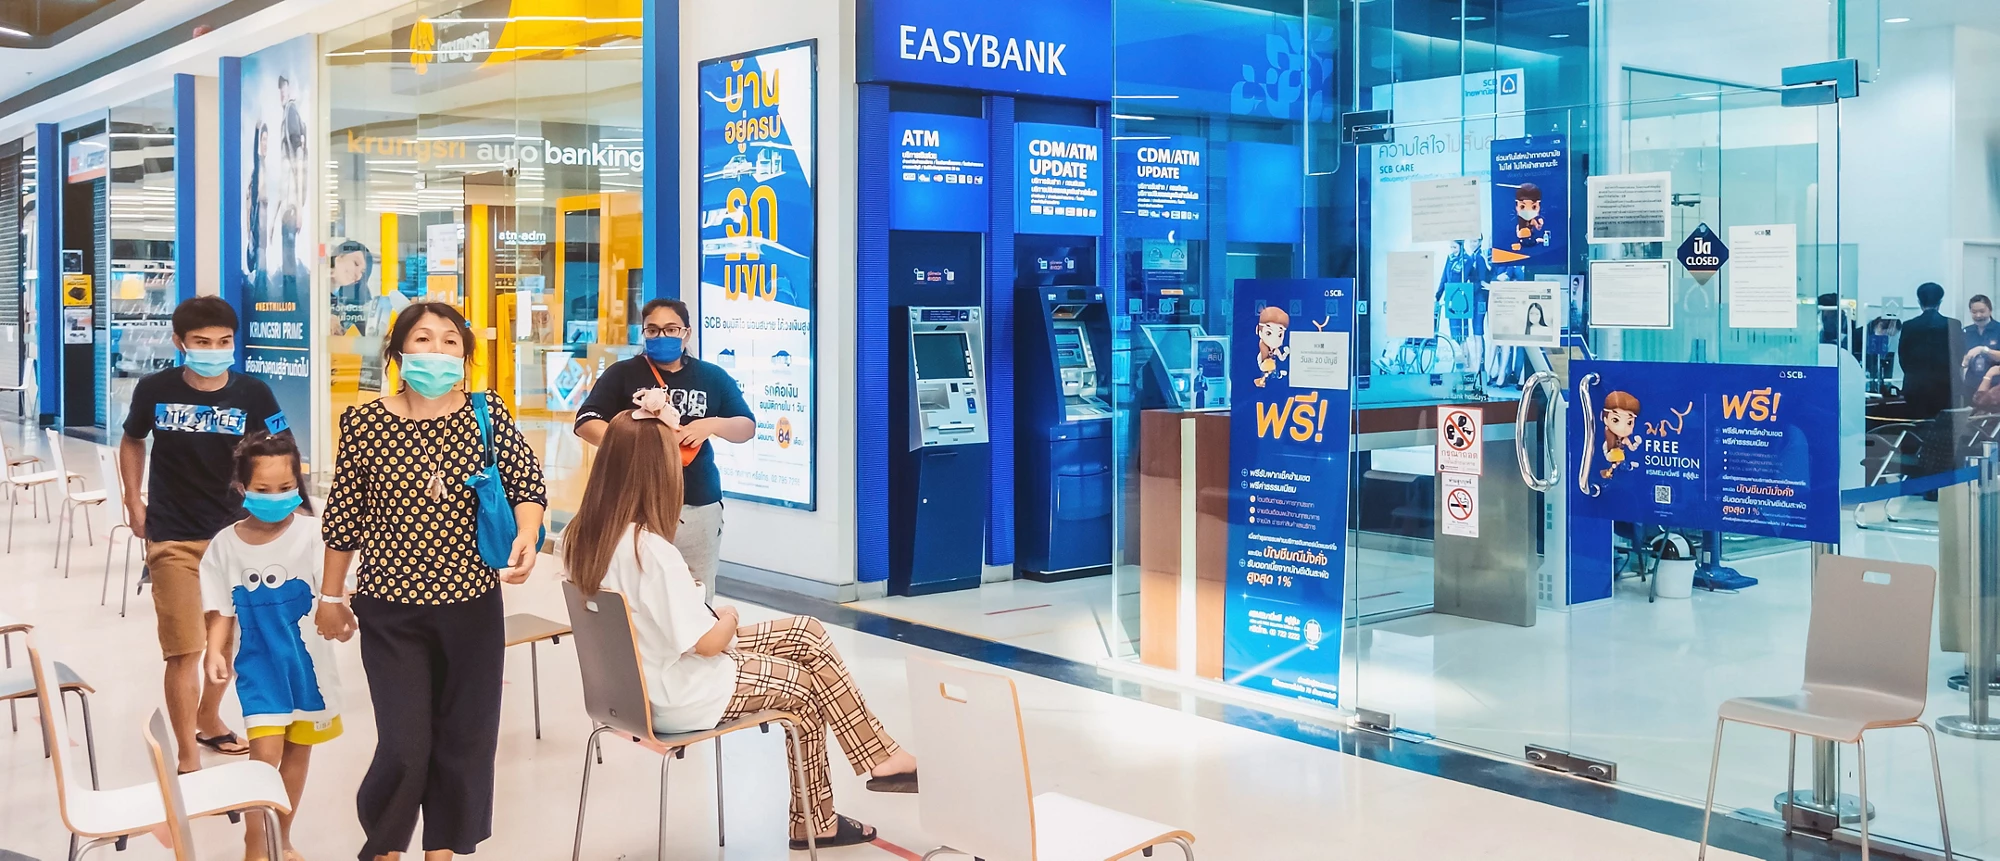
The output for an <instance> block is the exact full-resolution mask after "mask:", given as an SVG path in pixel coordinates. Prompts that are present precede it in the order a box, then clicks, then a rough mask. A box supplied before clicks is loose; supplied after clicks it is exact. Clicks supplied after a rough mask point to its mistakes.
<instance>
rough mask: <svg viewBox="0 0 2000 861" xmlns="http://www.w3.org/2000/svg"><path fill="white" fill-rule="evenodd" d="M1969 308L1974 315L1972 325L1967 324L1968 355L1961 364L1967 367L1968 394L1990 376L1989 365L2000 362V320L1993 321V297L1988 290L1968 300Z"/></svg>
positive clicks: (1965, 374) (1963, 367) (1964, 368)
mask: <svg viewBox="0 0 2000 861" xmlns="http://www.w3.org/2000/svg"><path fill="white" fill-rule="evenodd" d="M1965 311H1966V314H1967V315H1968V316H1970V317H1971V318H1972V325H1969V326H1966V327H1965V347H1966V349H1965V358H1964V359H1963V360H1962V361H1960V363H1959V365H1960V367H1961V368H1962V369H1963V371H1964V374H1963V376H1964V383H1965V389H1964V390H1965V391H1966V392H1967V397H1970V396H1971V394H1970V393H1971V392H1972V390H1973V389H1975V388H1978V386H1979V383H1980V381H1981V380H1984V379H1985V378H1986V371H1987V369H1988V368H1991V367H1993V366H1994V364H1995V363H2000V323H1995V322H1993V300H1992V299H1989V298H1987V297H1986V295H1985V294H1979V295H1976V296H1973V297H1972V298H1971V299H1968V300H1966V303H1965Z"/></svg>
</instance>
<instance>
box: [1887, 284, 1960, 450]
mask: <svg viewBox="0 0 2000 861" xmlns="http://www.w3.org/2000/svg"><path fill="white" fill-rule="evenodd" d="M1942 304H1944V288H1943V287H1941V286H1939V285H1938V284H1936V283H1934V282H1930V281H1926V282H1924V283H1923V284H1921V285H1919V286H1918V287H1917V305H1918V306H1919V307H1921V308H1922V309H1923V313H1921V314H1918V315H1917V316H1916V317H1915V318H1914V319H1911V320H1909V321H1908V322H1905V323H1904V324H1903V340H1902V343H1901V344H1899V345H1898V346H1897V350H1896V352H1897V356H1898V358H1900V359H1901V360H1902V363H1903V400H1904V401H1905V402H1906V403H1907V404H1908V407H1909V412H1908V415H1907V416H1906V418H1910V419H1917V420H1923V419H1929V418H1934V417H1936V416H1937V414H1938V413H1940V412H1943V411H1945V410H1948V409H1950V408H1951V407H1952V406H1954V405H1955V404H1956V403H1957V402H1958V398H1957V393H1958V371H1959V367H1958V363H1957V362H1956V361H1954V360H1956V359H1959V358H1960V357H1962V356H1964V355H1965V332H1964V330H1963V329H1962V328H1961V327H1960V326H1959V324H1958V321H1957V320H1956V319H1953V318H1951V317H1946V316H1945V315H1943V314H1941V313H1939V312H1938V306H1939V305H1942Z"/></svg>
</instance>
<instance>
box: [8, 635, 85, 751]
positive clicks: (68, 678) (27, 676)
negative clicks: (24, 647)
mask: <svg viewBox="0 0 2000 861" xmlns="http://www.w3.org/2000/svg"><path fill="white" fill-rule="evenodd" d="M34 627H35V626H33V625H30V624H28V623H26V622H22V621H19V620H16V619H11V618H8V617H7V616H6V615H5V614H0V640H5V641H6V644H5V648H6V659H7V666H6V668H5V669H0V700H6V701H7V713H8V718H9V720H10V722H13V721H15V718H14V705H15V704H16V703H18V702H20V701H21V700H26V699H34V698H35V697H37V696H40V695H41V688H40V686H39V685H37V684H36V679H35V673H34V671H33V670H32V669H30V668H27V667H23V668H21V669H14V637H13V635H15V634H22V635H25V636H32V634H31V633H30V632H32V631H33V630H34ZM53 668H54V671H55V675H53V676H52V677H51V678H52V679H54V685H55V690H56V696H57V698H58V699H60V698H61V696H62V695H63V694H76V700H77V703H78V704H79V705H81V706H82V708H83V751H84V755H85V756H86V757H87V758H88V759H89V760H90V785H91V786H92V787H95V786H97V730H96V729H95V728H94V727H92V726H91V722H90V695H91V694H94V693H97V690H96V689H95V688H92V687H91V686H90V683H89V682H85V681H84V680H83V677H82V676H79V675H77V674H76V671H74V670H71V669H70V668H69V665H68V664H65V663H63V662H61V661H56V662H55V663H54V664H53ZM13 728H14V729H15V730H19V729H20V728H21V725H20V724H19V723H18V722H13ZM43 740H44V741H45V742H46V741H47V739H46V737H45V738H44V739H43Z"/></svg>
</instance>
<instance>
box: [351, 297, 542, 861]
mask: <svg viewBox="0 0 2000 861" xmlns="http://www.w3.org/2000/svg"><path fill="white" fill-rule="evenodd" d="M472 343H473V340H472V330H471V329H470V328H469V327H468V326H467V325H466V323H465V318H464V317H463V316H461V315H460V314H459V313H458V310H457V309H455V308H453V307H451V306H450V305H445V304H443V303H436V302H420V303H416V304H413V305H410V306H409V307H407V308H405V309H403V312H402V313H401V314H399V315H397V317H396V323H395V325H394V326H393V327H392V328H391V330H390V332H389V340H388V344H387V346H386V347H385V349H384V354H385V355H386V356H387V357H388V359H389V360H390V361H393V362H395V363H396V365H397V368H398V370H399V371H400V374H401V377H402V380H403V390H402V391H400V392H397V393H396V394H393V395H389V396H387V397H384V398H381V399H379V400H376V401H372V402H370V403H366V404H362V405H360V406H357V407H353V408H351V409H349V410H347V412H346V413H345V414H343V415H342V416H341V417H340V441H339V446H338V449H337V451H336V453H335V455H334V477H333V489H332V492H331V493H330V494H329V495H328V497H327V504H326V514H325V516H324V517H323V519H322V524H323V526H322V532H323V533H324V535H325V538H326V547H327V552H326V574H325V582H324V583H323V584H322V585H321V595H322V596H323V597H322V598H321V601H322V602H323V603H321V604H320V606H319V611H318V614H317V616H316V621H317V623H318V625H319V631H320V633H321V634H322V635H324V636H326V637H328V638H330V639H339V640H346V639H348V638H350V637H352V636H354V632H355V630H356V628H357V625H358V627H359V630H360V632H361V664H362V667H363V668H364V669H365V670H366V671H367V673H368V689H369V696H370V698H371V699H372V700H373V702H374V706H375V729H376V736H377V740H376V743H375V758H374V761H373V762H371V763H370V764H369V766H368V774H367V776H366V777H364V778H363V779H362V781H361V791H360V793H359V797H358V798H357V800H356V807H357V812H358V813H359V814H360V818H361V827H362V831H363V832H365V833H366V834H367V843H366V845H364V846H363V847H362V849H361V854H360V859H361V861H377V859H385V861H395V859H398V858H400V857H401V854H402V851H403V850H404V849H405V848H406V847H407V846H408V844H409V842H410V835H411V833H412V832H413V831H414V830H415V828H416V825H417V819H418V816H419V815H421V816H422V818H423V823H424V858H425V861H440V859H449V858H451V857H452V856H453V854H454V853H458V854H465V853H470V852H472V851H473V850H474V849H475V848H477V847H478V845H479V843H480V841H483V840H485V839H486V838H487V837H489V836H491V835H492V833H493V767H494V766H493V758H494V753H495V751H496V749H497V748H498V746H499V741H500V671H501V666H502V663H503V659H502V654H503V652H504V651H505V645H504V633H503V632H504V628H505V625H504V623H503V610H502V608H501V603H500V589H499V585H500V584H501V583H521V582H523V581H525V580H527V579H528V573H529V572H530V571H531V570H533V569H534V566H535V551H536V546H535V544H536V539H537V537H538V535H539V530H540V527H541V525H542V513H543V510H544V507H545V506H546V505H547V503H548V489H547V487H546V486H544V484H543V483H542V467H541V463H540V462H539V461H537V460H536V458H535V453H534V451H533V450H532V449H530V448H529V447H528V442H527V440H526V439H525V438H523V437H522V436H521V431H520V428H518V427H516V426H515V425H514V420H513V417H512V416H511V415H509V414H508V412H507V409H506V407H505V406H503V405H502V404H501V403H500V399H499V398H498V397H496V396H492V395H488V396H487V404H488V409H489V411H490V413H491V416H492V427H493V448H494V455H495V458H496V460H497V461H498V463H499V465H500V476H501V479H502V483H503V484H504V485H505V486H506V490H507V500H508V501H509V502H511V503H513V506H514V516H515V518H516V520H517V521H518V523H519V525H520V532H519V535H518V536H517V537H516V538H515V540H514V547H513V554H512V558H511V561H510V562H509V564H508V566H507V567H505V568H502V569H499V570H497V571H496V570H495V569H492V568H488V567H487V566H486V564H485V563H484V562H482V561H481V560H480V558H479V549H478V543H477V535H478V527H477V504H476V503H475V502H474V497H473V492H472V489H471V488H470V487H467V486H466V484H465V480H466V479H467V478H468V477H470V476H471V475H473V473H475V472H477V471H478V470H479V469H480V468H481V464H482V462H483V457H484V454H485V447H484V443H483V441H482V439H481V436H480V432H479V425H478V421H477V420H476V418H475V417H474V413H473V406H472V402H471V398H470V397H469V396H468V395H467V394H466V393H465V391H464V388H463V386H462V383H463V382H464V378H465V356H466V354H467V352H468V351H469V350H470V349H471V345H472ZM357 551H358V552H360V553H361V554H362V562H361V568H360V570H359V571H358V572H357V576H356V584H357V587H356V589H355V592H354V595H353V596H352V601H353V606H352V607H351V608H350V607H349V606H348V605H347V601H348V600H349V599H348V597H347V596H346V594H345V593H346V592H347V588H346V578H347V571H348V568H349V567H350V566H351V565H352V564H353V562H354V556H355V553H356V552H357Z"/></svg>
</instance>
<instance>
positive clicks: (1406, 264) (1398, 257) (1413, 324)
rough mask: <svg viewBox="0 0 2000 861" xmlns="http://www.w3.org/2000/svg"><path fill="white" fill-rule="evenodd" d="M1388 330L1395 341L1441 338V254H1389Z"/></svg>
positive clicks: (1426, 252) (1400, 252) (1429, 252)
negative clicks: (1438, 297)
mask: <svg viewBox="0 0 2000 861" xmlns="http://www.w3.org/2000/svg"><path fill="white" fill-rule="evenodd" d="M1388 269H1389V284H1388V288H1389V290H1388V295H1387V296H1386V297H1384V298H1386V299H1387V300H1388V302H1389V310H1388V326H1389V336H1390V337H1392V338H1428V337H1431V336H1433V335H1436V334H1437V314H1436V313H1435V309H1434V308H1433V307H1432V306H1433V304H1434V302H1435V299H1436V295H1437V278H1438V269H1437V252H1435V251H1391V252H1389V267H1388Z"/></svg>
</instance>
